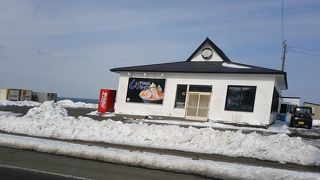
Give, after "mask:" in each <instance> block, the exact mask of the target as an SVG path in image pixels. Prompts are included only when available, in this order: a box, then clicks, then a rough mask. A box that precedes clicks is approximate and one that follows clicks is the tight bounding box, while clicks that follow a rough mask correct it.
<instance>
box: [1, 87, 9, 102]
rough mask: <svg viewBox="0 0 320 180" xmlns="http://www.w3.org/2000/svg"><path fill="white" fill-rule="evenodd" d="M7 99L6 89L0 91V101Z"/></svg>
mask: <svg viewBox="0 0 320 180" xmlns="http://www.w3.org/2000/svg"><path fill="white" fill-rule="evenodd" d="M7 99H8V89H0V100H7Z"/></svg>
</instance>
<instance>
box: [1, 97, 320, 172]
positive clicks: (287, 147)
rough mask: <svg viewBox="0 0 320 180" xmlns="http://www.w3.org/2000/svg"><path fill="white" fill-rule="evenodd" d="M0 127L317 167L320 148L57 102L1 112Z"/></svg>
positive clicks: (294, 139) (285, 139) (291, 140)
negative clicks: (82, 112)
mask: <svg viewBox="0 0 320 180" xmlns="http://www.w3.org/2000/svg"><path fill="white" fill-rule="evenodd" d="M0 130H2V131H5V132H13V133H22V134H27V135H34V136H43V137H54V138H60V139H70V140H72V139H74V140H75V139H77V140H85V141H101V142H108V143H116V144H128V145H134V146H144V147H152V148H165V149H177V150H182V151H190V152H200V153H209V154H222V155H226V156H232V157H249V158H257V159H261V160H271V161H278V162H280V163H286V162H290V163H296V164H301V165H316V166H320V150H319V149H318V148H316V147H314V146H312V145H308V144H306V143H305V142H303V141H302V139H301V138H299V137H289V136H288V135H286V134H275V135H269V136H263V135H260V134H257V133H255V132H253V133H250V134H244V133H242V132H241V130H239V131H236V132H233V131H219V130H214V129H212V128H200V129H198V128H194V127H188V128H185V127H179V126H174V125H155V124H153V125H148V124H146V123H143V122H139V123H123V122H121V121H113V120H110V119H109V120H103V121H95V120H93V119H91V118H87V117H79V118H75V117H71V116H68V114H67V111H66V110H65V109H64V108H62V107H61V106H59V105H58V104H57V103H53V102H49V101H48V102H45V103H43V104H42V105H40V106H39V107H34V108H32V109H30V110H29V112H28V113H27V114H26V115H25V116H23V117H16V116H14V115H8V114H7V115H1V114H0Z"/></svg>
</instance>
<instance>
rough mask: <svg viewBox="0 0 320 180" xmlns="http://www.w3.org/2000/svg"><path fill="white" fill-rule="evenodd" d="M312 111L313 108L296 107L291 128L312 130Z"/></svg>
mask: <svg viewBox="0 0 320 180" xmlns="http://www.w3.org/2000/svg"><path fill="white" fill-rule="evenodd" d="M312 115H313V114H312V109H311V107H295V108H294V110H293V112H292V116H291V121H290V126H291V127H293V126H298V127H307V128H308V129H311V128H312Z"/></svg>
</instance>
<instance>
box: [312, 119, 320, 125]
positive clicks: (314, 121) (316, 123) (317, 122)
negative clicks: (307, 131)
mask: <svg viewBox="0 0 320 180" xmlns="http://www.w3.org/2000/svg"><path fill="white" fill-rule="evenodd" d="M312 126H320V120H319V119H314V120H313V122H312Z"/></svg>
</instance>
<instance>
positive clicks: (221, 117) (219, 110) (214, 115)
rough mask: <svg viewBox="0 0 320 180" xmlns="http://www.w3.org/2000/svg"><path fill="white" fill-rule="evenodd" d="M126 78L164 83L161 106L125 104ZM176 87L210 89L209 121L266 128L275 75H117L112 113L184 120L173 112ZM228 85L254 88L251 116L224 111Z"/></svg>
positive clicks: (177, 111)
mask: <svg viewBox="0 0 320 180" xmlns="http://www.w3.org/2000/svg"><path fill="white" fill-rule="evenodd" d="M130 77H136V78H159V79H166V84H165V90H164V93H165V96H164V99H163V104H160V105H159V104H143V103H133V102H126V95H127V88H128V87H127V86H128V80H129V78H130ZM177 84H190V85H212V96H211V101H210V110H209V119H212V120H216V121H224V122H229V123H243V124H250V125H262V126H264V125H269V124H270V119H271V118H270V110H271V103H272V95H273V88H274V86H275V75H248V74H234V75H232V74H210V75H209V74H179V73H164V74H163V76H161V73H146V74H144V73H125V72H122V73H120V77H119V86H118V91H117V98H116V105H115V111H116V113H117V114H133V115H158V116H173V117H185V109H179V108H174V104H175V96H176V88H177ZM228 85H240V86H256V87H257V89H256V97H255V104H254V110H253V112H240V111H226V110H225V102H226V95H227V89H228Z"/></svg>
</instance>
